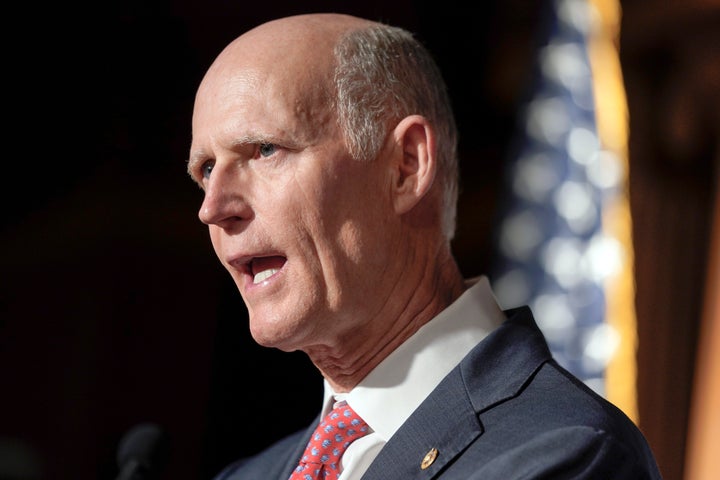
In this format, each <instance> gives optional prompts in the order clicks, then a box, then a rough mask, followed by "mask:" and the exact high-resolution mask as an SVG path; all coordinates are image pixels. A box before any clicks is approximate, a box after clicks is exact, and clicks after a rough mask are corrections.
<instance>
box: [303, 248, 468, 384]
mask: <svg viewBox="0 0 720 480" xmlns="http://www.w3.org/2000/svg"><path fill="white" fill-rule="evenodd" d="M428 265H430V266H429V267H428V268H426V269H424V270H422V271H418V272H416V274H415V275H413V276H409V277H407V278H406V277H400V278H399V280H400V281H398V282H396V284H395V285H394V288H393V289H392V291H391V292H390V293H389V295H388V300H387V302H386V304H385V307H384V309H383V311H382V312H381V314H379V315H377V316H376V317H375V318H372V319H368V321H367V323H366V324H365V325H364V328H363V330H362V331H360V332H351V334H350V335H348V336H347V339H340V340H339V341H338V343H337V344H336V346H335V347H333V348H332V349H330V348H328V347H314V348H310V349H307V350H306V353H307V354H308V355H309V356H310V359H311V360H312V362H313V363H314V364H315V366H316V367H317V368H318V369H319V370H320V371H321V373H322V374H323V376H324V377H325V379H326V380H327V381H328V383H329V384H330V385H331V386H332V388H333V390H334V391H335V392H337V393H342V392H349V391H350V390H352V388H353V387H355V386H356V385H357V384H358V383H359V382H360V381H361V380H362V379H363V378H365V376H367V374H368V373H370V372H371V371H372V370H373V369H374V368H375V367H377V366H378V365H379V364H380V363H381V362H382V361H383V360H384V359H385V358H386V357H387V356H388V355H390V353H392V352H393V351H394V350H395V349H396V348H398V347H399V346H400V345H401V344H402V343H403V342H405V341H406V340H407V339H408V338H410V337H411V336H412V335H413V334H414V333H415V332H417V331H418V330H419V329H420V327H422V326H423V325H425V324H426V323H427V322H429V321H430V320H432V319H433V318H434V317H435V316H436V315H437V314H438V313H440V312H441V311H442V310H444V309H445V308H446V307H447V306H448V305H450V304H451V303H452V302H454V301H455V300H456V299H457V298H458V297H459V296H460V295H461V294H462V292H463V291H464V289H465V285H464V281H463V277H462V274H461V273H460V270H459V268H458V266H457V264H456V262H455V260H454V259H453V258H452V255H451V254H450V251H449V249H443V251H442V252H440V253H439V254H438V256H437V257H436V261H435V262H432V263H431V264H430V263H429V264H428Z"/></svg>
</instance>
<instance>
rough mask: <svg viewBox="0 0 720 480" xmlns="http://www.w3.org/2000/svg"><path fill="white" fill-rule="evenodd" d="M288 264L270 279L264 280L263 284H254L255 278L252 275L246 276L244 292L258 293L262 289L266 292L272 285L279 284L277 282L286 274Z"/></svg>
mask: <svg viewBox="0 0 720 480" xmlns="http://www.w3.org/2000/svg"><path fill="white" fill-rule="evenodd" d="M286 264H287V262H286V263H285V264H283V266H282V267H281V268H280V269H279V270H278V271H277V272H275V273H273V274H272V275H270V276H269V277H268V278H266V279H265V280H262V281H261V282H258V283H254V282H253V279H254V277H255V276H254V275H252V274H251V273H249V274H245V281H244V282H243V283H244V286H245V288H244V290H245V291H247V292H253V291H258V290H260V289H263V290H264V289H267V288H269V287H271V286H272V285H274V284H275V283H277V281H278V280H279V279H280V277H281V276H282V274H283V272H285V265H286Z"/></svg>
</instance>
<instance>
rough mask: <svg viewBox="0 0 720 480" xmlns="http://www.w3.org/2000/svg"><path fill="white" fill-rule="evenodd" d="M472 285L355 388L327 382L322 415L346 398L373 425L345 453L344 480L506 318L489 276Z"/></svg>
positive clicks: (351, 478)
mask: <svg viewBox="0 0 720 480" xmlns="http://www.w3.org/2000/svg"><path fill="white" fill-rule="evenodd" d="M468 284H469V285H471V286H470V288H468V289H467V290H466V291H465V292H464V293H463V294H462V295H461V296H460V297H459V298H458V299H457V300H456V301H455V302H453V303H452V304H451V305H450V306H448V307H447V308H446V309H445V310H443V311H442V312H440V313H439V314H438V315H437V316H436V317H435V318H433V319H432V320H431V321H430V322H428V323H427V324H425V325H423V326H422V327H421V328H420V329H419V330H418V331H417V332H416V333H415V334H414V335H413V336H412V337H410V338H409V339H407V340H406V341H405V342H404V343H403V344H402V345H400V346H399V347H398V348H397V349H396V350H395V351H393V352H392V353H391V354H390V355H388V357H387V358H385V359H384V360H383V361H382V362H381V363H380V364H379V365H378V366H377V367H375V369H373V370H372V371H371V372H370V373H369V374H368V375H367V376H366V377H365V378H364V379H363V380H362V381H361V382H360V383H359V384H358V385H357V386H356V387H355V388H353V389H352V391H350V392H348V393H345V394H335V393H334V392H333V391H332V388H331V387H330V385H329V384H328V383H327V382H325V394H324V400H323V410H322V414H323V415H322V416H324V415H325V414H326V413H328V412H329V411H330V410H331V408H332V405H333V403H334V402H335V401H339V400H346V401H347V402H348V404H349V405H350V406H351V407H352V408H353V409H354V410H355V411H356V412H357V414H358V415H360V417H362V418H363V419H364V420H365V421H366V422H367V424H368V426H369V427H370V428H371V433H369V434H368V435H366V436H364V437H362V438H360V439H358V440H356V441H354V442H353V443H352V444H350V446H349V447H348V449H347V451H346V452H345V454H344V455H343V457H342V466H343V470H342V474H341V475H340V479H341V480H359V479H360V477H361V476H362V475H363V474H364V473H365V471H366V470H367V469H368V467H369V466H370V464H371V463H372V461H373V460H374V459H375V457H376V456H377V454H378V453H379V452H380V449H381V448H382V447H383V445H385V443H386V442H387V441H388V440H389V439H390V437H392V436H393V434H395V432H396V431H397V430H398V429H399V428H400V426H401V425H402V424H403V423H404V422H405V420H407V419H408V417H410V415H411V414H412V413H413V411H415V409H416V408H417V407H418V406H419V405H420V404H421V403H422V402H423V400H425V398H427V396H428V395H429V394H430V392H432V391H433V390H434V389H435V387H437V385H438V384H439V383H440V381H441V380H442V379H443V378H444V377H445V376H446V375H447V374H448V373H449V372H450V371H451V370H452V369H453V368H455V366H457V364H458V363H460V360H462V359H463V357H465V355H467V353H469V352H470V350H472V349H473V347H475V346H476V345H477V344H478V342H480V341H481V340H482V339H483V338H485V337H486V336H487V335H488V334H489V333H490V332H492V331H493V330H494V329H495V328H497V327H498V326H499V325H500V324H501V323H502V322H503V321H504V320H505V315H504V314H503V312H502V310H501V308H500V307H499V306H498V303H497V301H496V300H495V296H494V295H493V293H492V290H491V288H490V283H489V282H488V279H487V277H485V276H481V277H477V278H474V279H471V280H469V281H468Z"/></svg>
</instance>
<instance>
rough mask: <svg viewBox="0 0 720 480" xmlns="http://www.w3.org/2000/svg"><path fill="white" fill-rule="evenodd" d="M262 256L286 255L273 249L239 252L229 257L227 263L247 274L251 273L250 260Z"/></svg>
mask: <svg viewBox="0 0 720 480" xmlns="http://www.w3.org/2000/svg"><path fill="white" fill-rule="evenodd" d="M263 257H283V258H287V256H285V255H283V254H282V253H280V252H274V251H267V252H262V253H257V254H240V255H234V256H232V257H230V258H229V259H228V260H227V263H228V265H230V266H232V267H233V268H235V269H237V270H240V271H242V272H244V273H247V274H252V261H253V260H255V259H256V258H263Z"/></svg>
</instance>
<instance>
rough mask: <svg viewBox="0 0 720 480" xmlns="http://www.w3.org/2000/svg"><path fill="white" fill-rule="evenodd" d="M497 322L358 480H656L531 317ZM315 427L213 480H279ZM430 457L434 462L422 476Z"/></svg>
mask: <svg viewBox="0 0 720 480" xmlns="http://www.w3.org/2000/svg"><path fill="white" fill-rule="evenodd" d="M506 315H507V316H508V320H507V321H506V322H505V323H503V325H501V326H500V327H499V328H498V329H496V330H495V331H494V332H493V333H491V334H490V335H489V336H488V337H487V338H485V339H484V340H483V341H482V342H480V343H479V344H478V345H477V346H476V347H475V348H474V349H473V350H472V351H471V352H470V353H469V354H468V355H467V356H466V357H465V358H464V359H463V360H462V362H460V364H459V365H458V366H457V367H455V368H454V369H453V370H452V371H451V372H450V373H449V374H448V375H447V376H446V377H445V378H444V379H443V381H442V382H441V383H440V384H439V385H438V386H437V388H436V389H435V390H434V391H433V392H432V393H431V394H430V395H429V396H428V398H426V399H425V401H424V402H423V403H422V404H421V405H420V406H419V407H418V408H417V410H416V411H415V412H414V413H413V414H412V415H411V416H410V418H408V420H407V421H406V422H405V423H404V424H403V425H402V427H401V428H400V429H399V430H398V431H397V432H396V434H395V435H393V436H392V438H390V440H389V441H388V442H387V443H386V444H385V446H384V447H383V448H382V450H381V451H380V453H379V455H378V456H377V458H376V459H375V461H374V462H373V463H372V465H371V466H370V468H369V469H368V471H367V472H366V473H365V475H364V476H363V477H362V478H363V480H394V479H398V480H410V479H440V478H442V479H446V480H448V479H457V480H512V479H597V480H623V479H633V480H638V479H660V478H661V475H660V473H659V470H658V467H657V464H656V462H655V459H654V457H653V454H652V452H651V450H650V448H649V447H648V444H647V442H646V440H645V438H644V437H643V435H642V434H641V432H640V431H639V430H638V428H637V427H636V426H635V424H634V423H633V422H632V421H631V420H630V419H629V418H628V417H627V416H625V414H623V413H622V412H621V411H620V410H619V409H618V408H616V407H615V406H614V405H612V404H611V403H609V402H607V401H606V400H605V399H603V398H602V397H601V396H599V395H597V394H596V393H595V392H593V391H592V390H591V389H589V388H588V387H587V386H586V385H585V384H584V383H582V382H581V381H579V380H578V379H577V378H576V377H574V376H573V375H571V374H570V373H569V372H567V371H566V370H565V369H564V368H562V367H561V366H560V365H558V364H557V363H556V361H555V360H553V358H552V357H551V354H550V351H549V349H548V346H547V343H546V342H545V339H544V337H543V335H542V333H541V332H540V330H539V329H538V327H537V325H536V324H535V321H534V319H533V317H532V313H531V312H530V309H529V308H527V307H521V308H517V309H513V310H508V311H507V312H506ZM318 421H319V419H318ZM316 423H317V422H314V423H313V424H312V425H311V426H309V427H308V429H307V430H304V431H300V432H297V433H295V434H293V435H290V436H288V437H286V438H284V439H283V440H280V441H279V442H277V443H276V444H274V445H272V446H271V447H269V448H268V449H266V450H264V451H263V452H261V453H259V454H257V455H255V456H253V457H250V458H247V459H242V460H239V461H238V462H235V463H234V464H232V465H230V466H228V467H227V468H226V469H225V470H224V471H222V472H221V473H220V474H219V475H218V476H217V477H216V479H215V480H241V479H242V480H255V479H258V480H260V479H262V480H287V479H288V477H289V476H290V472H291V471H292V469H293V468H294V467H295V466H296V465H297V462H298V460H299V459H300V455H301V454H302V452H303V450H304V448H305V445H306V444H307V441H308V439H309V437H310V434H311V433H312V431H313V429H314V426H315V424H316ZM432 448H436V449H437V451H438V454H437V458H436V459H435V461H434V462H433V463H432V464H431V465H430V466H429V467H428V468H426V469H421V468H420V464H421V462H422V460H423V458H424V457H425V455H426V454H427V453H428V451H429V450H430V449H432Z"/></svg>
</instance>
